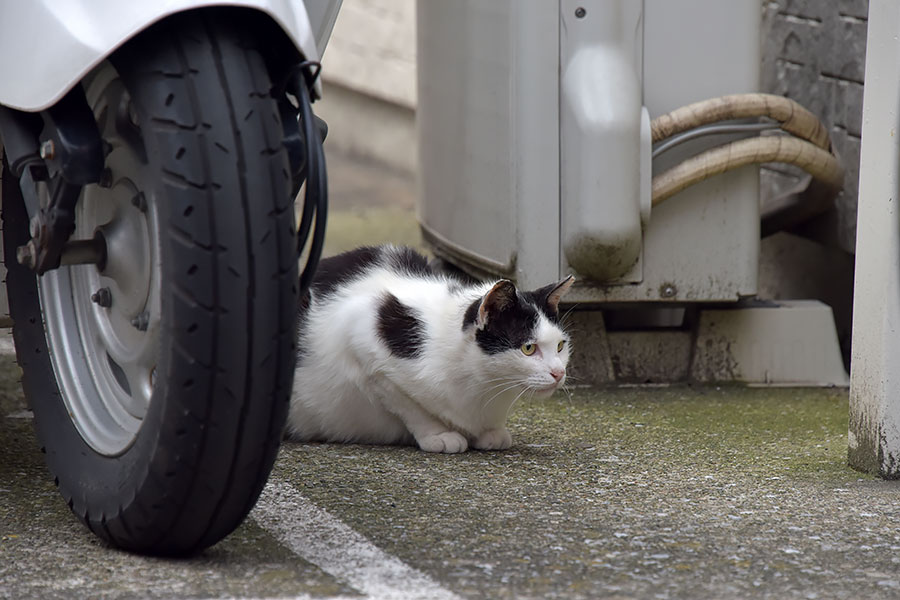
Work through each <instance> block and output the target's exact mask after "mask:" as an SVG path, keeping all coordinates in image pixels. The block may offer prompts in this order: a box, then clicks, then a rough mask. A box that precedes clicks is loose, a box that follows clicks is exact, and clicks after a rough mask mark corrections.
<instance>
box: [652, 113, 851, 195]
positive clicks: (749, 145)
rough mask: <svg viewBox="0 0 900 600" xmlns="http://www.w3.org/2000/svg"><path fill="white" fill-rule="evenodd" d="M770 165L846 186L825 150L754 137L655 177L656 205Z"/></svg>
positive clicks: (795, 141)
mask: <svg viewBox="0 0 900 600" xmlns="http://www.w3.org/2000/svg"><path fill="white" fill-rule="evenodd" d="M676 112H677V111H676ZM767 162H783V163H788V164H792V165H795V166H797V167H800V168H801V169H803V170H804V171H806V172H808V173H809V174H810V175H812V176H813V177H815V178H816V179H818V180H820V181H822V182H824V183H826V184H828V185H829V186H831V187H834V188H836V189H840V188H841V187H843V185H844V170H843V168H842V167H841V165H840V163H839V162H838V160H837V158H836V157H835V156H834V155H833V154H831V153H830V152H826V151H825V150H823V149H822V148H821V147H819V146H815V145H813V144H811V143H810V142H807V141H804V140H801V139H797V138H795V137H791V136H785V135H778V136H767V137H754V138H750V139H745V140H739V141H736V142H732V143H730V144H725V145H724V146H719V147H718V148H713V149H712V150H707V151H706V152H703V153H701V154H698V155H697V156H693V157H691V158H689V159H687V160H685V161H684V162H682V163H680V164H678V165H676V166H675V167H672V168H671V169H669V170H668V171H666V172H665V173H662V174H660V175H657V176H656V177H654V178H653V192H652V194H653V206H656V205H657V204H659V203H660V202H662V201H663V200H666V199H667V198H669V197H671V196H673V195H675V194H677V193H678V192H680V191H681V190H683V189H685V188H687V187H690V186H692V185H694V184H695V183H699V182H701V181H703V180H704V179H708V178H710V177H712V176H714V175H719V174H721V173H724V172H726V171H730V170H732V169H737V168H738V167H743V166H745V165H750V164H756V163H767Z"/></svg>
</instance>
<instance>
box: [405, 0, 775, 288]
mask: <svg viewBox="0 0 900 600" xmlns="http://www.w3.org/2000/svg"><path fill="white" fill-rule="evenodd" d="M603 6H604V4H603V3H594V2H570V1H568V0H557V1H556V2H547V1H546V0H543V1H540V0H526V1H521V2H517V1H514V0H505V1H497V2H490V3H485V2H479V1H477V0H454V1H452V2H431V1H428V0H420V1H419V4H418V26H419V33H418V68H419V106H418V114H417V121H418V125H419V140H420V148H419V151H420V164H421V179H420V186H421V189H420V194H419V198H420V200H419V218H420V222H421V224H422V228H423V232H424V234H425V236H426V238H428V239H429V241H431V242H432V244H433V245H435V247H436V250H437V251H438V252H439V253H442V254H445V255H447V256H448V257H450V258H451V259H452V260H454V262H457V263H458V264H460V266H462V267H463V268H465V269H467V270H469V271H471V272H473V273H475V274H479V275H484V276H508V277H513V278H515V279H516V280H517V282H518V283H519V284H521V285H522V286H524V287H535V286H538V285H543V284H545V283H546V282H547V281H551V280H553V279H556V278H559V277H561V276H562V275H563V274H564V273H566V272H569V271H576V272H577V271H578V269H573V268H572V267H573V265H570V264H569V262H568V261H567V259H566V253H565V247H566V243H567V239H566V236H567V234H568V231H570V230H571V229H572V228H571V227H567V225H566V223H567V222H568V223H569V224H572V223H579V222H581V221H582V220H583V221H584V222H589V223H592V224H594V225H595V224H597V223H600V222H602V216H603V214H604V211H605V210H618V209H620V208H623V207H626V206H628V207H631V208H629V210H632V214H634V213H633V211H634V210H637V209H635V208H634V203H633V200H628V199H625V198H623V197H622V196H623V194H622V192H621V190H631V192H629V193H633V191H634V185H633V184H629V185H627V186H622V185H619V184H620V183H621V182H615V183H610V184H609V185H606V184H604V181H602V180H596V181H595V183H594V184H593V185H594V189H593V190H590V189H588V186H587V184H585V183H583V182H582V183H581V184H580V185H578V186H575V188H574V189H577V188H580V190H579V191H578V192H577V193H579V194H580V193H582V192H584V191H585V190H587V191H588V192H589V193H592V195H589V196H583V197H581V198H579V199H578V200H577V201H575V202H573V198H572V197H571V196H572V190H573V182H572V181H571V179H570V175H568V174H567V169H568V167H569V165H568V162H569V160H568V158H567V156H576V160H578V159H579V158H583V157H578V153H579V152H581V150H580V149H579V148H580V147H581V145H582V144H583V143H584V142H585V139H584V136H586V135H590V134H586V133H585V131H584V130H580V129H579V127H578V123H577V119H575V118H569V117H567V116H566V115H567V111H569V113H570V112H571V111H570V108H569V107H567V106H564V104H563V103H564V102H567V101H568V98H567V97H566V94H568V93H570V91H571V90H572V89H574V88H567V87H566V85H565V84H564V82H563V77H564V76H565V75H564V74H565V67H566V64H567V63H566V59H567V57H572V56H574V55H575V54H576V53H577V50H576V49H575V48H574V47H570V44H580V43H582V42H583V39H582V38H581V37H580V36H574V35H571V24H572V23H576V24H578V25H579V26H580V25H586V26H588V27H590V26H591V18H592V16H594V15H596V13H597V12H600V13H601V14H603V11H602V10H599V11H598V10H597V9H596V8H594V7H603ZM583 7H587V12H586V15H585V16H584V17H581V18H580V20H578V21H576V18H575V17H573V15H574V11H575V10H577V9H578V8H583ZM633 7H642V8H643V16H642V18H641V19H640V20H639V21H638V22H637V25H636V27H639V28H641V31H627V32H624V34H623V37H625V38H628V39H629V40H634V43H636V44H638V45H639V46H640V47H639V48H635V49H634V55H635V56H636V57H638V58H636V59H635V60H634V64H635V70H636V71H638V73H637V75H638V76H639V78H640V79H639V81H640V88H639V91H640V95H641V96H642V98H639V99H638V102H639V103H638V102H636V104H637V105H636V106H633V107H629V108H628V109H627V110H629V111H631V114H640V112H639V111H640V110H641V106H640V103H642V104H643V105H644V106H645V107H646V108H647V109H648V110H649V116H650V117H657V116H659V115H661V114H663V113H665V112H668V111H670V110H673V109H675V108H678V107H680V106H683V105H685V104H688V103H690V102H694V101H697V100H703V99H706V98H711V97H716V96H720V95H724V94H733V93H743V92H753V91H757V89H758V85H759V62H760V59H759V27H760V19H761V15H760V11H759V5H758V3H757V2H755V0H735V1H732V2H720V1H719V0H678V1H672V0H644V1H643V2H642V3H638V2H634V3H633V4H630V5H627V6H626V8H627V10H626V12H628V11H631V10H633ZM592 8H594V11H593V12H592ZM570 12H571V13H572V15H570V14H569V13H570ZM624 16H626V17H627V16H628V15H624ZM635 20H636V19H635V18H630V23H631V24H632V25H631V26H635ZM626 51H627V49H626ZM570 116H571V114H570ZM572 123H574V126H571V125H570V124H572ZM644 125H645V124H644ZM630 130H632V131H634V130H635V127H630ZM634 135H635V136H636V137H645V136H646V133H641V132H640V131H634ZM715 142H716V143H717V144H718V143H722V142H723V140H722V139H721V138H720V139H717V140H715ZM590 143H591V144H603V143H606V142H604V141H603V140H602V139H601V136H597V135H595V136H594V140H593V141H592V142H590ZM596 147H597V146H591V148H592V151H593V149H596ZM699 149H700V148H698V145H696V144H694V145H686V146H685V147H684V148H683V149H682V148H678V149H675V150H672V151H670V152H667V153H666V155H665V156H666V158H667V159H668V160H669V161H670V164H669V165H668V166H671V162H672V161H678V160H681V159H683V158H685V157H686V156H687V155H688V154H687V153H688V152H689V153H696V152H697V151H698V150H699ZM649 150H650V149H649V147H647V146H642V148H641V152H640V156H635V157H633V159H632V167H631V168H629V169H621V171H622V177H623V178H625V177H629V174H630V173H633V172H634V171H635V170H637V171H639V173H640V186H639V187H640V189H641V192H640V196H641V199H642V202H641V204H640V206H639V207H638V209H639V210H640V217H641V223H642V224H644V227H643V232H642V233H643V240H642V246H641V253H640V260H639V261H638V263H636V265H635V267H634V268H633V269H632V270H631V271H630V272H628V273H626V274H625V275H624V276H623V277H620V278H618V279H615V280H612V279H610V280H607V281H604V282H602V283H601V282H599V281H596V280H595V281H591V280H590V279H589V278H584V277H582V278H580V281H579V284H577V285H576V288H574V289H573V290H572V292H570V294H569V296H568V298H569V299H571V300H573V301H577V302H629V301H676V302H684V301H701V302H702V301H707V302H712V301H715V302H718V301H734V300H737V299H739V298H741V297H743V296H748V295H753V294H755V293H756V291H757V262H758V252H759V208H758V203H759V192H758V175H757V169H756V168H755V167H744V168H741V169H738V170H736V171H733V172H730V173H726V174H724V175H720V176H717V177H715V178H713V179H711V180H709V181H706V182H703V183H701V184H699V185H697V186H694V187H693V188H690V189H688V190H685V191H683V192H681V193H679V194H677V195H676V196H674V197H672V198H670V199H669V200H667V201H666V202H665V203H663V204H662V205H660V206H658V207H657V208H655V209H654V210H653V214H652V216H650V218H649V221H646V220H645V215H646V210H645V206H644V203H643V200H644V198H645V197H647V196H648V192H647V190H648V187H649V181H650V177H651V173H650V168H649V167H650V159H649ZM615 151H616V145H615V143H611V142H610V143H608V145H607V149H606V150H605V152H607V153H609V155H611V156H614V153H615ZM629 152H630V151H629ZM602 156H603V152H602V151H601V152H598V153H596V154H594V156H593V157H591V160H595V161H596V160H599V157H602ZM654 163H659V164H653V168H654V169H659V168H660V167H664V166H666V165H665V163H664V161H654ZM584 164H585V165H588V166H589V164H590V163H589V162H587V163H584ZM597 169H598V172H599V171H601V170H602V169H603V165H598V166H597ZM607 172H608V171H607ZM611 176H612V175H609V177H611ZM585 181H587V179H586V180H585ZM591 203H593V204H591ZM607 203H609V205H610V206H612V205H614V206H613V207H612V208H610V206H607ZM579 204H580V206H579ZM587 209H590V212H587ZM580 211H582V212H580Z"/></svg>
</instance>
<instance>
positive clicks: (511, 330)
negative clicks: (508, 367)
mask: <svg viewBox="0 0 900 600" xmlns="http://www.w3.org/2000/svg"><path fill="white" fill-rule="evenodd" d="M481 301H482V298H479V299H477V300H475V301H474V302H473V303H472V304H470V305H469V308H467V309H466V314H465V316H464V317H463V328H466V327H473V326H474V325H475V321H476V319H477V318H478V308H479V307H480V306H481ZM537 322H538V311H537V309H536V308H535V307H534V306H532V305H531V304H530V303H529V302H525V301H524V300H523V299H522V298H521V297H517V301H516V302H515V303H514V304H512V305H510V306H507V307H506V308H504V309H503V310H500V311H494V312H492V313H490V314H489V315H488V319H487V325H486V326H485V327H484V329H479V330H478V331H476V332H475V343H476V344H478V347H479V348H481V349H482V351H484V353H485V354H499V353H501V352H506V351H507V350H515V349H517V348H519V347H520V346H521V345H522V344H524V343H525V342H527V341H528V340H530V339H531V337H532V334H533V333H534V328H535V327H536V326H537Z"/></svg>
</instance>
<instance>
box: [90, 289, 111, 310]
mask: <svg viewBox="0 0 900 600" xmlns="http://www.w3.org/2000/svg"><path fill="white" fill-rule="evenodd" d="M91 301H92V302H94V303H95V304H96V305H97V306H102V307H103V308H109V307H110V306H112V292H110V291H109V288H108V287H102V288H100V289H99V290H97V291H96V292H94V293H93V294H91Z"/></svg>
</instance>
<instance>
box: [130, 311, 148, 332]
mask: <svg viewBox="0 0 900 600" xmlns="http://www.w3.org/2000/svg"><path fill="white" fill-rule="evenodd" d="M131 324H132V325H133V326H134V328H135V329H137V330H138V331H147V326H148V325H149V324H150V313H148V312H147V311H146V310H145V311H144V312H142V313H141V314H139V315H138V316H136V317H135V318H133V319H132V320H131Z"/></svg>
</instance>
